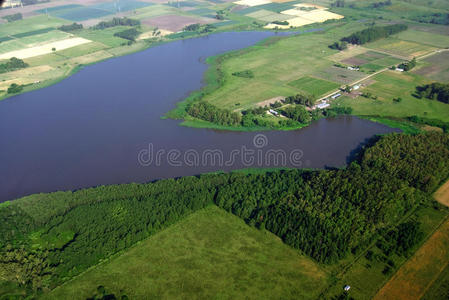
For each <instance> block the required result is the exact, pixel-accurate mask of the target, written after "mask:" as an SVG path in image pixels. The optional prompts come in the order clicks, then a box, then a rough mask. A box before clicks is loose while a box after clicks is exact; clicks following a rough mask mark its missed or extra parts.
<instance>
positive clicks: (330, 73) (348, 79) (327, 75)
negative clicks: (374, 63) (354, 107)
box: [313, 66, 366, 84]
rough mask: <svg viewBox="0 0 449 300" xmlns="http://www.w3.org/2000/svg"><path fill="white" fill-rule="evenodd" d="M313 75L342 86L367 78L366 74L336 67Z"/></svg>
mask: <svg viewBox="0 0 449 300" xmlns="http://www.w3.org/2000/svg"><path fill="white" fill-rule="evenodd" d="M313 75H314V76H317V77H320V78H322V79H325V80H328V81H333V82H338V83H341V84H350V83H352V82H354V81H357V80H359V79H362V78H363V77H365V76H366V74H364V73H362V72H358V71H352V70H348V69H343V68H338V67H334V66H331V67H329V68H326V69H322V70H319V71H316V72H314V73H313Z"/></svg>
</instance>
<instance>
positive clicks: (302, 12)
mask: <svg viewBox="0 0 449 300" xmlns="http://www.w3.org/2000/svg"><path fill="white" fill-rule="evenodd" d="M308 13H310V12H309V11H306V10H300V9H295V8H292V9H287V10H284V11H281V14H283V15H289V16H303V15H305V14H308Z"/></svg>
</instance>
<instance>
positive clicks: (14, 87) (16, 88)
mask: <svg viewBox="0 0 449 300" xmlns="http://www.w3.org/2000/svg"><path fill="white" fill-rule="evenodd" d="M22 90H23V85H18V84H16V83H13V84H11V85H10V86H9V88H8V94H17V93H20V92H21V91H22Z"/></svg>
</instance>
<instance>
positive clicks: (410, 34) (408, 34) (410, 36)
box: [397, 30, 449, 48]
mask: <svg viewBox="0 0 449 300" xmlns="http://www.w3.org/2000/svg"><path fill="white" fill-rule="evenodd" d="M397 37H398V38H399V39H401V40H404V41H409V42H416V43H419V44H426V45H429V46H432V47H438V48H447V47H449V36H447V35H442V34H435V33H428V32H422V31H416V30H406V31H403V32H400V33H399V34H398V35H397Z"/></svg>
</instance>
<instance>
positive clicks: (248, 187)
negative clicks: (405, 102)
mask: <svg viewBox="0 0 449 300" xmlns="http://www.w3.org/2000/svg"><path fill="white" fill-rule="evenodd" d="M448 177H449V135H448V134H443V133H436V132H434V133H427V134H419V135H401V134H392V135H388V136H384V137H381V138H376V139H375V140H373V141H372V142H371V144H370V146H367V147H365V148H364V149H363V150H361V151H360V153H359V155H358V156H357V157H356V158H355V159H354V160H353V161H352V162H351V163H350V165H349V166H348V167H347V168H346V169H339V170H321V171H304V170H288V171H276V172H270V173H265V174H243V173H228V174H208V175H202V176H197V177H185V178H180V179H176V180H175V179H168V180H161V181H158V182H155V183H149V184H127V185H116V186H101V187H97V188H91V189H85V190H79V191H75V192H56V193H51V194H40V195H34V196H29V197H25V198H22V199H19V200H16V201H13V202H6V203H3V204H1V205H0V218H1V219H2V220H3V224H2V226H1V227H0V278H6V279H7V282H5V281H3V282H0V287H2V289H1V290H3V291H8V289H10V290H13V289H14V288H15V289H17V288H22V289H26V290H27V291H28V293H29V294H32V293H40V292H41V291H45V290H47V289H51V288H54V287H55V286H57V285H59V284H60V283H62V282H64V281H66V280H67V279H69V278H72V277H73V276H75V275H77V274H79V273H80V272H82V271H84V270H86V269H87V268H89V267H90V266H92V265H95V264H97V263H98V262H100V261H101V260H102V259H105V258H107V257H109V256H110V255H112V254H114V253H117V252H119V251H121V250H124V249H126V248H128V247H130V246H131V245H133V244H134V243H136V242H137V241H139V240H142V239H144V238H146V237H148V236H150V235H152V234H153V233H155V232H157V231H160V230H161V229H163V228H166V227H167V226H169V225H170V224H173V223H175V222H177V221H178V220H180V219H181V218H183V217H185V216H186V215H188V214H190V213H192V212H194V211H197V210H199V209H201V208H203V207H205V206H208V205H212V204H214V203H215V204H216V205H218V206H219V207H222V208H223V209H225V210H227V211H229V212H231V213H233V214H235V215H237V216H239V217H241V218H242V219H244V220H245V221H246V222H247V223H248V224H249V225H252V226H257V227H259V228H265V229H267V230H269V231H271V232H273V233H274V234H276V235H277V236H279V237H280V238H282V240H283V241H284V242H285V243H287V244H288V245H291V246H292V247H294V248H297V249H300V250H301V251H303V252H304V253H306V254H308V255H310V256H311V257H313V258H314V259H315V260H317V261H319V262H322V263H332V262H335V261H337V260H339V259H341V258H344V257H345V256H346V255H347V254H348V253H349V252H353V253H357V252H358V251H359V250H360V249H361V248H362V247H364V246H365V245H366V244H367V243H368V242H370V241H372V240H373V239H375V238H377V237H378V236H379V235H382V236H384V237H386V238H385V240H384V241H383V242H382V243H383V244H382V245H384V246H381V247H383V248H382V249H384V251H394V252H396V253H404V252H406V251H407V249H409V248H410V245H413V244H414V243H415V242H416V241H415V237H414V236H416V238H419V235H418V234H417V233H419V224H414V223H404V225H397V224H398V223H400V221H401V219H402V218H403V217H404V216H405V215H406V214H407V213H408V212H410V211H411V210H412V209H414V208H415V207H417V206H418V205H419V204H421V203H429V201H431V200H430V199H431V197H430V195H431V193H432V192H433V191H434V190H435V189H436V188H437V187H438V186H439V185H440V184H441V183H442V182H443V181H444V180H446V179H447V178H448ZM401 224H402V223H401ZM385 233H388V234H385ZM391 245H396V246H394V247H393V248H392V247H391ZM388 247H390V248H391V249H389V248H388Z"/></svg>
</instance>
